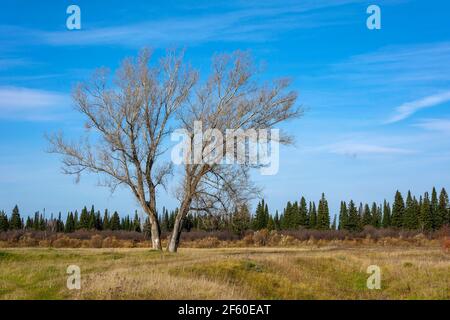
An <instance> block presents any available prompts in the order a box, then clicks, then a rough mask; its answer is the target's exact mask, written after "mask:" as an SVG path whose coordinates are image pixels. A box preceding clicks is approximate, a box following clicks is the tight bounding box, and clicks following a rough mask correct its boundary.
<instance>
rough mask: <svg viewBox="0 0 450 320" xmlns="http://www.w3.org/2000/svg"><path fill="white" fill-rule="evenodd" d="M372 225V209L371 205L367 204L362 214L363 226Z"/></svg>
mask: <svg viewBox="0 0 450 320" xmlns="http://www.w3.org/2000/svg"><path fill="white" fill-rule="evenodd" d="M371 224H372V216H371V213H370V208H369V205H368V204H366V205H365V206H364V209H363V212H362V226H363V227H365V226H368V225H371Z"/></svg>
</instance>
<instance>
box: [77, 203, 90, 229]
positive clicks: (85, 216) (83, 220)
mask: <svg viewBox="0 0 450 320" xmlns="http://www.w3.org/2000/svg"><path fill="white" fill-rule="evenodd" d="M89 221H90V217H89V213H88V210H87V208H86V207H84V208H83V210H81V214H80V222H79V223H78V229H86V230H87V229H89Z"/></svg>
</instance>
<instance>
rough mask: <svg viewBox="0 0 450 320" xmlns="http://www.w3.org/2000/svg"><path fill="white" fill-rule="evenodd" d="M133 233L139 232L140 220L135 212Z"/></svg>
mask: <svg viewBox="0 0 450 320" xmlns="http://www.w3.org/2000/svg"><path fill="white" fill-rule="evenodd" d="M133 231H136V232H141V220H140V219H139V216H138V213H137V211H135V212H134V219H133Z"/></svg>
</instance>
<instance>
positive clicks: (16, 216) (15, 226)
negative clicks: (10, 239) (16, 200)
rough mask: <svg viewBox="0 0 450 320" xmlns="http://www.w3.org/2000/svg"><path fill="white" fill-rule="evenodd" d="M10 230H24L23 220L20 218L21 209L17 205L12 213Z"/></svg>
mask: <svg viewBox="0 0 450 320" xmlns="http://www.w3.org/2000/svg"><path fill="white" fill-rule="evenodd" d="M9 228H10V229H11V230H21V229H22V219H21V218H20V213H19V207H18V206H17V205H16V206H15V207H14V209H13V211H12V214H11V219H10V221H9Z"/></svg>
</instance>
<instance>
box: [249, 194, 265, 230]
mask: <svg viewBox="0 0 450 320" xmlns="http://www.w3.org/2000/svg"><path fill="white" fill-rule="evenodd" d="M268 222H269V210H268V208H267V205H266V204H265V203H264V199H263V200H262V201H261V202H258V205H257V207H256V212H255V219H254V221H253V229H254V230H261V229H265V228H267V223H268Z"/></svg>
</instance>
